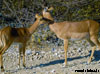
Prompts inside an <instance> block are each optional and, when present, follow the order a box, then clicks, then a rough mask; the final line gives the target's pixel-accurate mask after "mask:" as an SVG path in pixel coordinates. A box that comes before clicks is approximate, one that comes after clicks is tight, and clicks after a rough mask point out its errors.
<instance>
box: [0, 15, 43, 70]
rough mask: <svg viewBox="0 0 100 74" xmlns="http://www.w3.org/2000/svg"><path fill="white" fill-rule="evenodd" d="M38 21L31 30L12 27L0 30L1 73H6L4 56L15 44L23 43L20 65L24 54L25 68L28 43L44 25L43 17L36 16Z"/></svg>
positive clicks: (20, 52)
mask: <svg viewBox="0 0 100 74" xmlns="http://www.w3.org/2000/svg"><path fill="white" fill-rule="evenodd" d="M35 17H36V21H35V22H34V24H32V26H31V27H29V28H12V27H10V26H8V27H5V28H3V29H1V30H0V67H1V71H4V67H3V61H2V55H3V54H4V52H5V51H6V50H7V49H8V48H9V47H10V45H11V44H12V43H13V42H18V43H21V44H22V45H21V46H20V48H19V55H20V56H19V65H20V59H21V54H23V66H24V67H25V47H26V43H27V41H28V40H29V39H30V37H31V35H32V34H33V33H34V31H35V30H36V28H37V27H38V26H39V24H42V23H44V21H43V19H42V16H40V15H38V14H36V15H35Z"/></svg>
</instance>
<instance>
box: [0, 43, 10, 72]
mask: <svg viewBox="0 0 100 74" xmlns="http://www.w3.org/2000/svg"><path fill="white" fill-rule="evenodd" d="M10 45H11V43H9V44H7V45H6V46H5V47H3V48H2V49H1V50H2V51H1V52H0V67H1V71H2V72H3V71H4V67H3V59H2V55H3V54H4V53H5V51H6V50H7V49H8V48H9V46H10Z"/></svg>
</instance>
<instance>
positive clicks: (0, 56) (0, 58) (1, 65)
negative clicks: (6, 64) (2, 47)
mask: <svg viewBox="0 0 100 74" xmlns="http://www.w3.org/2000/svg"><path fill="white" fill-rule="evenodd" d="M0 67H1V71H2V72H3V71H4V68H3V61H2V55H1V54H0Z"/></svg>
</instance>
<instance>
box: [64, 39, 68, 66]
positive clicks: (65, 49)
mask: <svg viewBox="0 0 100 74" xmlns="http://www.w3.org/2000/svg"><path fill="white" fill-rule="evenodd" d="M67 49H68V40H67V39H65V40H64V51H65V63H64V64H65V65H64V66H66V65H67Z"/></svg>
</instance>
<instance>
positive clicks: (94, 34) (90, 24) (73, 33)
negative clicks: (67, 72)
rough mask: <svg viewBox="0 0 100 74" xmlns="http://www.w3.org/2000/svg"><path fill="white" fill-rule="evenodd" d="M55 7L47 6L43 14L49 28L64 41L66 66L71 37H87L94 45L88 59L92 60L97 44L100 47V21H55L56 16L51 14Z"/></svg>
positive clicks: (75, 38)
mask: <svg viewBox="0 0 100 74" xmlns="http://www.w3.org/2000/svg"><path fill="white" fill-rule="evenodd" d="M51 10H53V7H50V8H48V7H46V8H45V9H44V10H43V12H42V14H43V17H44V18H45V20H46V21H49V22H52V23H49V28H50V29H51V30H52V31H53V32H54V33H55V34H56V35H57V37H58V38H60V39H62V40H63V41H64V52H65V63H64V64H65V66H66V65H67V48H68V41H69V39H70V40H71V39H74V40H77V39H78V40H80V39H84V38H86V39H87V40H88V41H89V43H90V44H91V45H92V47H93V48H92V53H91V56H90V58H89V60H88V63H90V62H91V60H92V57H93V54H94V51H95V49H96V45H97V46H98V47H99V48H100V42H99V41H98V32H99V23H98V22H96V21H93V20H83V21H79V22H71V21H64V22H58V23H57V22H54V18H53V17H52V16H51V13H50V11H51Z"/></svg>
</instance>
